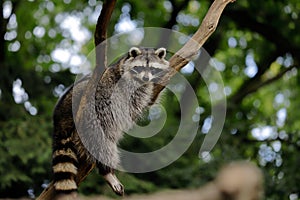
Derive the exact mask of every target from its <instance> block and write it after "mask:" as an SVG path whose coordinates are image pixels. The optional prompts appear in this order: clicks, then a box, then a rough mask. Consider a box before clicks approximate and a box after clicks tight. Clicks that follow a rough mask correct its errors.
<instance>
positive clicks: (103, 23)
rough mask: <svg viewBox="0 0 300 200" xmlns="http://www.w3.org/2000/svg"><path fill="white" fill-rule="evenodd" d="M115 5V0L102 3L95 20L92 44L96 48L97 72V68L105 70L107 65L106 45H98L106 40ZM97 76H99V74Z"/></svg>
mask: <svg viewBox="0 0 300 200" xmlns="http://www.w3.org/2000/svg"><path fill="white" fill-rule="evenodd" d="M115 4H116V0H113V1H110V0H106V1H104V3H103V6H102V10H101V14H100V16H99V18H98V20H97V24H96V30H95V34H94V43H95V47H96V69H97V71H101V70H99V68H103V67H104V68H105V67H106V65H107V63H106V59H107V57H106V44H104V45H103V46H102V45H100V44H101V43H102V42H103V41H105V40H106V37H107V28H108V24H109V21H110V17H111V14H112V12H113V10H114V7H115ZM94 72H96V71H94ZM97 73H99V72H97ZM97 75H100V73H99V74H97Z"/></svg>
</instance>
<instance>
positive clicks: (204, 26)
mask: <svg viewBox="0 0 300 200" xmlns="http://www.w3.org/2000/svg"><path fill="white" fill-rule="evenodd" d="M234 1H235V0H215V1H214V2H213V4H212V5H211V7H210V8H209V10H208V12H207V14H206V16H205V17H204V19H203V21H202V23H201V25H200V27H199V28H198V30H197V31H196V33H195V34H194V35H193V36H192V38H191V39H189V40H188V42H187V43H186V44H185V45H184V46H183V47H182V48H181V49H180V50H179V51H177V52H176V53H175V54H174V55H173V56H172V57H171V58H170V60H169V62H170V67H171V68H173V69H175V71H179V70H180V69H181V68H183V67H184V66H185V65H186V64H187V63H188V62H189V61H191V60H192V58H193V56H195V55H196V54H197V53H198V51H199V50H200V48H201V47H202V46H203V44H204V43H205V42H206V40H207V39H208V38H209V37H210V36H211V34H212V33H213V32H214V31H215V30H216V28H217V25H218V22H219V19H220V17H221V14H222V12H223V10H224V9H225V7H226V6H227V4H228V3H231V2H234ZM175 71H174V70H173V71H172V72H170V73H169V74H167V76H166V77H165V80H166V83H167V82H168V80H169V79H170V78H171V77H172V76H173V75H174V73H175ZM166 83H164V84H161V85H156V86H155V88H154V94H153V98H152V99H153V101H154V100H155V99H156V98H157V97H158V95H159V93H160V92H161V91H162V90H163V89H164V85H165V84H166Z"/></svg>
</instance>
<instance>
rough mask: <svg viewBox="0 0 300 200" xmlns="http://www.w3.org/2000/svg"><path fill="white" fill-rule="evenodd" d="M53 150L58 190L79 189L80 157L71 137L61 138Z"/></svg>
mask: <svg viewBox="0 0 300 200" xmlns="http://www.w3.org/2000/svg"><path fill="white" fill-rule="evenodd" d="M55 146H56V148H54V150H53V160H52V170H53V173H54V187H55V190H56V191H57V192H62V193H70V192H73V191H76V190H77V184H76V181H75V177H76V175H77V168H78V159H77V155H76V149H75V148H74V144H73V143H72V141H71V138H67V139H63V140H61V142H60V144H59V145H55Z"/></svg>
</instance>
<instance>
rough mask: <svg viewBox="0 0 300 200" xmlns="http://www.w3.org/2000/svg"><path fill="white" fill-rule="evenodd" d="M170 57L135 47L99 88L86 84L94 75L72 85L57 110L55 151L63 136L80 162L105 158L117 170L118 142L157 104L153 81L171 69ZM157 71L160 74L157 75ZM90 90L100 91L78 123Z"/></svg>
mask: <svg viewBox="0 0 300 200" xmlns="http://www.w3.org/2000/svg"><path fill="white" fill-rule="evenodd" d="M165 55H166V52H165V49H163V48H160V49H157V50H156V49H147V48H137V47H133V48H131V49H130V50H129V52H128V55H126V56H125V57H123V58H121V59H120V60H119V61H118V62H117V63H116V64H114V65H112V66H110V67H108V68H107V69H106V70H105V72H104V74H103V75H102V77H101V78H100V80H99V81H98V84H97V86H96V88H86V86H87V83H88V81H89V80H90V77H89V76H87V77H85V78H84V79H82V80H81V81H79V82H77V83H76V84H75V85H74V86H73V87H71V88H69V90H68V91H67V92H66V93H65V94H64V95H63V97H62V98H61V99H60V101H59V102H58V104H57V105H56V108H55V111H54V143H53V144H54V147H53V149H54V151H55V150H56V149H61V147H60V146H61V140H62V139H65V138H71V141H72V142H73V144H74V147H75V149H76V150H77V152H76V155H77V156H78V160H79V162H83V161H84V162H100V163H102V164H104V165H105V166H108V167H110V168H116V167H117V166H118V165H119V155H118V149H117V144H118V142H119V140H120V139H121V138H122V136H123V132H126V131H128V130H129V129H130V128H132V126H133V125H134V124H135V122H136V120H137V119H138V118H139V117H141V115H142V114H143V112H144V110H145V109H147V108H149V106H150V105H152V104H153V103H154V102H153V101H152V93H153V88H154V85H155V84H159V78H161V76H162V75H163V74H164V73H165V72H167V71H168V70H169V63H168V62H167V61H166V60H165V59H164V57H165ZM137 66H138V67H137ZM151 69H152V71H151ZM156 69H159V70H158V71H159V72H158V73H154V71H155V70H156ZM160 71H161V72H160ZM143 79H146V80H147V81H143ZM148 79H149V80H148ZM86 90H94V94H95V95H94V96H91V97H89V98H88V101H87V102H86V104H87V105H85V109H84V110H83V118H82V119H83V120H82V121H80V123H78V124H76V127H75V126H74V122H73V121H74V120H73V119H74V116H76V112H77V110H78V106H79V102H80V98H81V96H82V94H83V93H84V91H86ZM75 128H76V129H75ZM76 130H77V131H76Z"/></svg>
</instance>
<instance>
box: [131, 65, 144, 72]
mask: <svg viewBox="0 0 300 200" xmlns="http://www.w3.org/2000/svg"><path fill="white" fill-rule="evenodd" d="M142 71H145V67H143V66H134V67H133V68H132V69H131V70H130V72H131V73H133V74H138V73H141V72H142Z"/></svg>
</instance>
